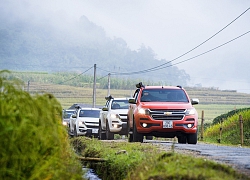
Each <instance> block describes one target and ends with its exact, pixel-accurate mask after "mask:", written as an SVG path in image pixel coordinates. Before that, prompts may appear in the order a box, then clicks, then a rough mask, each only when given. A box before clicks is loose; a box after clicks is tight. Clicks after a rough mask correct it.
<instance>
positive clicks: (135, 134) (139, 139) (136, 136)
mask: <svg viewBox="0 0 250 180" xmlns="http://www.w3.org/2000/svg"><path fill="white" fill-rule="evenodd" d="M133 142H143V135H142V134H140V133H138V131H137V128H136V124H135V121H134V120H133Z"/></svg>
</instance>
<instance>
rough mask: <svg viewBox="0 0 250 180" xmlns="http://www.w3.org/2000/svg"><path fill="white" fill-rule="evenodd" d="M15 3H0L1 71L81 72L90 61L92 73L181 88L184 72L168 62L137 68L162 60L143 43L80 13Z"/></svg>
mask: <svg viewBox="0 0 250 180" xmlns="http://www.w3.org/2000/svg"><path fill="white" fill-rule="evenodd" d="M17 2H19V3H13V2H12V1H9V2H3V4H2V5H1V6H0V67H1V68H0V69H1V70H3V69H8V70H15V71H46V72H58V71H60V72H62V71H69V72H78V73H82V72H84V71H86V70H87V69H89V68H90V67H92V66H93V65H94V64H96V65H97V75H98V76H104V75H107V74H108V73H111V74H112V73H114V74H116V77H122V78H123V77H128V78H136V79H150V80H155V81H161V82H162V83H164V84H171V85H183V86H184V85H186V84H187V80H189V75H188V74H187V73H186V72H185V71H184V70H180V69H178V68H177V67H176V66H171V63H170V62H169V63H168V64H167V66H169V67H167V68H162V69H160V70H157V71H152V72H148V71H144V72H143V73H141V72H139V71H142V70H145V69H150V68H152V67H155V66H158V65H161V64H163V63H166V62H167V61H166V60H164V59H161V60H159V59H156V58H155V57H156V54H155V53H154V51H153V50H152V49H151V48H150V47H146V46H145V45H143V44H142V45H141V47H140V48H139V49H138V50H136V51H135V50H131V49H129V48H128V46H127V43H126V41H125V40H123V39H122V38H119V37H114V38H109V37H107V35H106V33H105V30H104V29H103V28H102V27H100V26H98V25H96V24H95V23H93V22H91V21H90V20H89V19H88V18H87V17H86V16H84V15H83V16H82V17H81V18H80V19H77V20H73V18H71V17H70V15H68V14H66V13H65V12H63V11H59V12H56V13H52V12H49V11H44V10H43V9H40V7H37V9H33V7H31V6H29V2H28V1H24V2H26V4H25V3H23V2H22V1H17ZM21 2H22V3H21ZM22 6H25V7H22ZM27 7H28V8H27ZM86 73H88V74H92V73H93V70H91V72H86ZM121 73H127V74H124V75H122V74H121ZM125 75H126V76H125Z"/></svg>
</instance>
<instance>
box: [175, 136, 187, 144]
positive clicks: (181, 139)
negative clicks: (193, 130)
mask: <svg viewBox="0 0 250 180" xmlns="http://www.w3.org/2000/svg"><path fill="white" fill-rule="evenodd" d="M177 138H178V143H179V144H186V143H187V137H186V136H178V137H177Z"/></svg>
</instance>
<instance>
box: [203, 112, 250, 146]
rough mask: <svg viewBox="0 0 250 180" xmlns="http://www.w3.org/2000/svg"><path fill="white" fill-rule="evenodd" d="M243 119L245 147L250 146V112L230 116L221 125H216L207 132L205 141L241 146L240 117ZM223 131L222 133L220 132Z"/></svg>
mask: <svg viewBox="0 0 250 180" xmlns="http://www.w3.org/2000/svg"><path fill="white" fill-rule="evenodd" d="M240 115H242V118H243V134H244V136H243V137H244V142H243V145H244V146H250V133H249V132H250V110H245V111H241V112H238V113H235V114H234V115H232V116H229V117H228V118H227V119H224V121H223V122H222V123H221V124H220V123H218V124H215V125H213V126H211V127H209V128H207V129H206V130H205V133H204V140H205V141H208V142H213V143H217V142H219V141H220V143H221V144H227V145H228V144H230V145H238V144H241V138H240V123H239V116H240ZM220 129H222V131H220Z"/></svg>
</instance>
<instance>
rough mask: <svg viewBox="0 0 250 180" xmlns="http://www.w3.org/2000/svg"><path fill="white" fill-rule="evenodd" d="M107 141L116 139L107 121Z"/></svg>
mask: <svg viewBox="0 0 250 180" xmlns="http://www.w3.org/2000/svg"><path fill="white" fill-rule="evenodd" d="M106 139H107V140H113V139H114V133H112V132H110V130H109V125H108V121H106Z"/></svg>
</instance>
